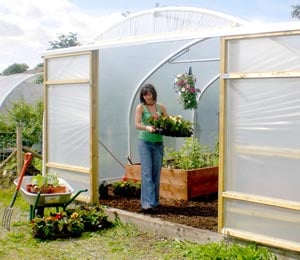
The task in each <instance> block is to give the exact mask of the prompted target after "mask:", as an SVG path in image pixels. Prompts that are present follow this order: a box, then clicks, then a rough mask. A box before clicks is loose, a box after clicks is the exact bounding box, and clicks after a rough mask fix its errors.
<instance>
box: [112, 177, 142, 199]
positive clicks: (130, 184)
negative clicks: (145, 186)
mask: <svg viewBox="0 0 300 260" xmlns="http://www.w3.org/2000/svg"><path fill="white" fill-rule="evenodd" d="M112 189H113V193H114V195H115V196H122V197H134V198H138V197H139V196H140V192H141V182H140V181H137V180H135V179H128V178H126V177H123V179H122V180H121V181H116V182H114V183H113V184H112Z"/></svg>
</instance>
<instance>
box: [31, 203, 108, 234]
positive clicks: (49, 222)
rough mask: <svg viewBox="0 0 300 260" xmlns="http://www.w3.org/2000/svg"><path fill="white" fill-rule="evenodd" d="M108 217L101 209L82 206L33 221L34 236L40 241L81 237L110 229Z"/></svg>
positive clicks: (36, 218)
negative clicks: (102, 229) (86, 232)
mask: <svg viewBox="0 0 300 260" xmlns="http://www.w3.org/2000/svg"><path fill="white" fill-rule="evenodd" d="M111 225H112V223H111V222H110V221H108V216H107V215H106V214H105V212H104V210H103V209H102V208H101V207H87V206H81V207H79V208H74V209H67V210H65V211H63V212H60V213H51V212H50V215H49V216H44V217H39V216H37V217H35V218H33V219H32V220H31V227H32V235H33V237H34V238H40V239H56V238H57V237H80V236H81V235H82V233H83V232H84V231H96V230H99V229H101V228H107V227H110V226H111Z"/></svg>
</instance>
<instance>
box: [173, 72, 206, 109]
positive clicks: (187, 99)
mask: <svg viewBox="0 0 300 260" xmlns="http://www.w3.org/2000/svg"><path fill="white" fill-rule="evenodd" d="M195 83H196V77H195V76H194V75H193V74H192V72H191V68H190V70H189V73H184V74H178V75H177V76H176V78H175V84H174V88H175V91H176V92H178V93H179V100H180V103H181V104H182V106H183V109H195V108H197V96H198V94H200V92H201V90H200V89H199V88H195Z"/></svg>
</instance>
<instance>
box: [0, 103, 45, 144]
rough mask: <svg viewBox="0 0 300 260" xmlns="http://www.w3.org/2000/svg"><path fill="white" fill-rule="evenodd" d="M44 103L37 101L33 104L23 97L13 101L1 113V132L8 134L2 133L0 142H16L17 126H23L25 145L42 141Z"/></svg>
mask: <svg viewBox="0 0 300 260" xmlns="http://www.w3.org/2000/svg"><path fill="white" fill-rule="evenodd" d="M43 111H44V103H43V102H42V101H37V102H36V103H35V104H33V105H31V104H29V103H27V102H26V101H25V100H23V99H21V100H18V101H16V102H14V103H12V105H11V107H10V108H9V109H8V111H7V112H6V113H1V114H0V132H4V133H6V135H0V142H1V143H3V142H5V143H7V142H12V143H13V144H14V145H15V143H16V141H15V139H13V138H15V132H16V127H17V126H21V127H22V135H23V145H25V146H29V147H31V146H32V145H33V144H37V143H40V142H41V138H42V128H43V124H42V121H43Z"/></svg>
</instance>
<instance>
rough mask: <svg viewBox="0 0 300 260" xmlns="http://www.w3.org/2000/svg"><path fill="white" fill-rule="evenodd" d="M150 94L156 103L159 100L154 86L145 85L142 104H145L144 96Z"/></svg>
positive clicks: (141, 95) (142, 91)
mask: <svg viewBox="0 0 300 260" xmlns="http://www.w3.org/2000/svg"><path fill="white" fill-rule="evenodd" d="M148 92H150V93H151V94H152V96H153V100H154V101H155V102H156V99H157V92H156V90H155V88H154V86H153V85H152V84H150V83H147V84H145V85H144V86H143V87H142V88H141V91H140V102H141V103H144V104H145V99H144V95H146V94H147V93H148Z"/></svg>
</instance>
